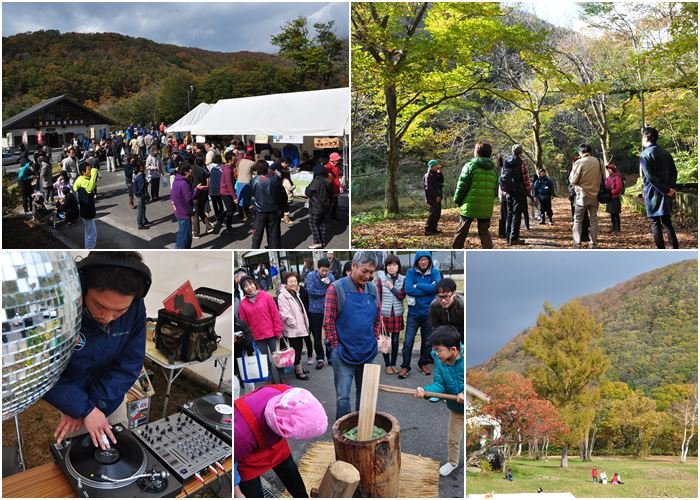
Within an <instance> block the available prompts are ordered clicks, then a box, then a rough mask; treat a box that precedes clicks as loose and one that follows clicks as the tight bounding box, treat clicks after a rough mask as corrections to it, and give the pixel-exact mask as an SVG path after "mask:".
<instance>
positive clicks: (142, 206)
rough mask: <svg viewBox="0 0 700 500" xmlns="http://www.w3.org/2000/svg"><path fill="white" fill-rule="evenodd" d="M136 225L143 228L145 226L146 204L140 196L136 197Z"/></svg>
mask: <svg viewBox="0 0 700 500" xmlns="http://www.w3.org/2000/svg"><path fill="white" fill-rule="evenodd" d="M135 199H136V224H138V225H139V226H143V225H144V224H146V203H145V202H144V200H143V198H142V197H141V196H136V197H135Z"/></svg>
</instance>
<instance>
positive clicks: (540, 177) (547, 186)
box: [533, 168, 554, 224]
mask: <svg viewBox="0 0 700 500" xmlns="http://www.w3.org/2000/svg"><path fill="white" fill-rule="evenodd" d="M533 190H534V192H535V196H536V197H537V201H538V203H539V205H540V224H544V223H545V216H547V217H548V218H549V223H550V224H554V221H553V220H552V216H553V215H554V212H552V196H554V182H552V179H550V178H549V176H548V175H547V171H546V170H545V169H544V168H541V169H540V170H539V171H538V172H537V180H536V181H535V185H534V186H533Z"/></svg>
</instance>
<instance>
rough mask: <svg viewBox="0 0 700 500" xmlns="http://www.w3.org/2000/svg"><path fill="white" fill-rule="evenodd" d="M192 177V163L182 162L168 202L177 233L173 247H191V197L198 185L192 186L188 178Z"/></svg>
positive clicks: (193, 195) (195, 192)
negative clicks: (173, 214) (175, 221)
mask: <svg viewBox="0 0 700 500" xmlns="http://www.w3.org/2000/svg"><path fill="white" fill-rule="evenodd" d="M190 177H192V165H190V164H189V163H183V164H182V165H180V169H179V172H178V174H177V175H176V176H175V181H174V182H173V190H172V192H171V193H170V202H171V203H172V206H173V211H174V212H175V218H176V219H177V225H178V226H177V235H176V236H175V248H184V249H187V248H192V218H191V216H192V213H193V207H192V199H193V198H194V197H195V195H196V194H197V191H198V190H199V186H196V187H194V188H192V187H191V186H190V183H189V178H190Z"/></svg>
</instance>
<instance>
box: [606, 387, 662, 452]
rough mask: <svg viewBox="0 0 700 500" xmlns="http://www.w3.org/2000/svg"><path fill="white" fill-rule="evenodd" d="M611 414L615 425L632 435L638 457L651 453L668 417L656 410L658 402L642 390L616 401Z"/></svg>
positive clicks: (611, 408)
mask: <svg viewBox="0 0 700 500" xmlns="http://www.w3.org/2000/svg"><path fill="white" fill-rule="evenodd" d="M610 415H611V416H610V420H611V422H612V423H613V425H617V426H618V427H619V428H620V429H622V431H623V432H626V433H627V435H628V436H629V437H630V439H631V440H632V442H633V445H634V450H635V455H636V456H638V457H645V456H647V455H648V454H649V452H650V450H651V448H652V446H653V443H654V439H655V438H656V437H657V436H658V435H659V434H660V433H661V431H662V429H663V425H664V423H665V422H664V420H665V419H667V418H668V416H667V415H664V414H663V413H661V412H658V411H656V402H655V401H654V400H653V399H651V398H648V397H646V396H644V394H642V393H641V392H640V391H634V392H632V393H631V394H630V395H629V396H628V397H627V398H626V399H624V400H616V401H614V402H613V403H612V405H611V407H610Z"/></svg>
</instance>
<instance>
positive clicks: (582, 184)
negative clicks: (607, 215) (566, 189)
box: [569, 144, 604, 248]
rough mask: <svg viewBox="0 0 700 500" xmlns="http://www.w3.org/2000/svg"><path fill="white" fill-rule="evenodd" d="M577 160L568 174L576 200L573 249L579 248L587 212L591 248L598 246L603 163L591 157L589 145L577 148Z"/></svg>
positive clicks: (591, 150)
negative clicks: (599, 196) (599, 193)
mask: <svg viewBox="0 0 700 500" xmlns="http://www.w3.org/2000/svg"><path fill="white" fill-rule="evenodd" d="M578 151H579V159H578V160H576V161H575V162H574V166H573V167H572V168H571V174H569V183H570V184H571V185H572V186H573V187H574V191H575V192H576V200H575V202H574V230H573V232H574V235H573V236H574V248H580V247H581V232H582V231H583V217H584V215H585V213H586V212H588V218H589V220H590V221H591V228H590V231H589V234H590V237H591V243H590V247H591V248H596V247H597V246H598V190H599V189H600V183H601V181H602V180H603V179H604V177H603V175H604V174H603V163H602V162H601V161H600V160H599V159H598V158H596V157H595V156H593V155H592V154H591V153H592V152H593V149H592V148H591V146H590V145H589V144H581V145H580V146H579V147H578Z"/></svg>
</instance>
